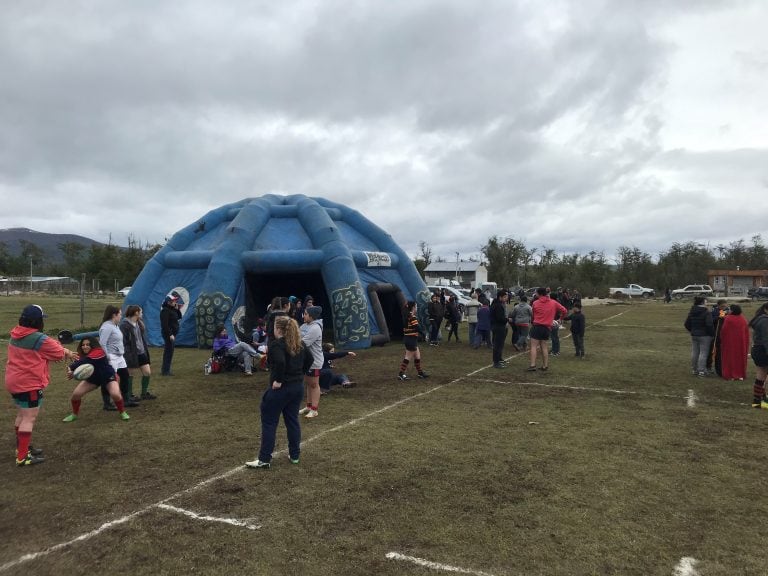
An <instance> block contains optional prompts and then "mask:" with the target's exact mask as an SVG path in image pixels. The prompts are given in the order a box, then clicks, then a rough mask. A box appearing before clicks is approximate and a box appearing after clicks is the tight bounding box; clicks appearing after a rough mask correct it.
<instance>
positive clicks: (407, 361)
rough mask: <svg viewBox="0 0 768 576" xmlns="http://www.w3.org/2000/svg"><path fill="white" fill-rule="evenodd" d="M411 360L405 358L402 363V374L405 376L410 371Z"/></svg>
mask: <svg viewBox="0 0 768 576" xmlns="http://www.w3.org/2000/svg"><path fill="white" fill-rule="evenodd" d="M410 362H411V361H410V360H408V358H403V361H402V362H400V372H402V373H403V374H405V372H406V371H407V370H408V364H410Z"/></svg>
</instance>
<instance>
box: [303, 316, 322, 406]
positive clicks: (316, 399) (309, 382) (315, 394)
mask: <svg viewBox="0 0 768 576" xmlns="http://www.w3.org/2000/svg"><path fill="white" fill-rule="evenodd" d="M301 341H302V342H303V344H304V346H306V348H307V350H309V352H310V354H312V366H311V367H310V369H309V370H308V371H307V373H306V375H305V376H304V384H305V385H306V397H307V405H306V406H305V407H304V408H302V409H301V410H299V414H301V415H303V416H304V418H315V417H317V415H318V406H319V405H320V369H321V368H322V367H323V309H322V308H321V307H320V306H308V307H306V308H305V309H304V324H302V325H301Z"/></svg>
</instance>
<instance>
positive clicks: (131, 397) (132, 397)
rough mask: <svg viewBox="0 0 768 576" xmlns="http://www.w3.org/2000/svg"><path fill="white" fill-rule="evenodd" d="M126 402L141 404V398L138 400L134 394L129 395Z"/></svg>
mask: <svg viewBox="0 0 768 576" xmlns="http://www.w3.org/2000/svg"><path fill="white" fill-rule="evenodd" d="M128 401H129V402H141V398H139V397H138V396H136V395H135V394H131V395H130V397H129V398H128Z"/></svg>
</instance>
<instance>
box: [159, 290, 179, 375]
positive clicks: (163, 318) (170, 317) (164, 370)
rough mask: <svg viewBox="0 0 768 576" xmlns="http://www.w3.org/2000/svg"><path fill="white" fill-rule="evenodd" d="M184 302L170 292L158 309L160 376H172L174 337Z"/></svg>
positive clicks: (177, 330)
mask: <svg viewBox="0 0 768 576" xmlns="http://www.w3.org/2000/svg"><path fill="white" fill-rule="evenodd" d="M182 306H184V301H183V300H182V299H181V296H180V295H179V294H178V293H177V292H175V291H174V292H171V293H170V294H168V296H166V297H165V300H164V301H163V305H162V307H161V308H160V331H161V333H162V335H163V365H162V367H161V369H160V375H161V376H173V373H172V372H171V363H172V362H173V352H174V349H175V346H176V336H177V335H178V333H179V321H180V320H181V307H182Z"/></svg>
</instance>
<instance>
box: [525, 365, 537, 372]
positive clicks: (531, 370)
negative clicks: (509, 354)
mask: <svg viewBox="0 0 768 576" xmlns="http://www.w3.org/2000/svg"><path fill="white" fill-rule="evenodd" d="M525 371H526V372H536V366H528V368H526V370H525Z"/></svg>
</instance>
